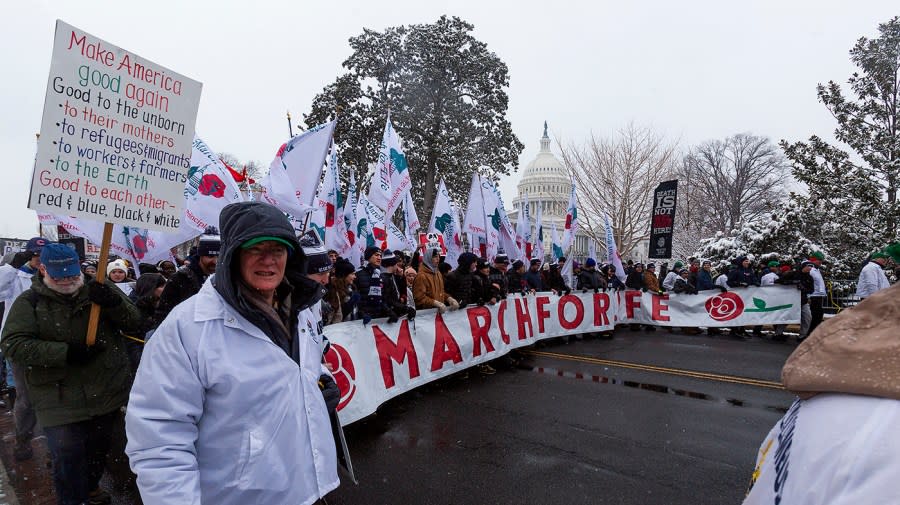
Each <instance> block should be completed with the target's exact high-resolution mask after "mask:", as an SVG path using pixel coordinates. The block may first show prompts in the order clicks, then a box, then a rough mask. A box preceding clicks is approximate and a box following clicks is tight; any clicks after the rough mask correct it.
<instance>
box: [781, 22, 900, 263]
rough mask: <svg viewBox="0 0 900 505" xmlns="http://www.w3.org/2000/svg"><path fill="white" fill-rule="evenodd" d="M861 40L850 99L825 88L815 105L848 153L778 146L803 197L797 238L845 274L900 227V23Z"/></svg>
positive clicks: (820, 143)
mask: <svg viewBox="0 0 900 505" xmlns="http://www.w3.org/2000/svg"><path fill="white" fill-rule="evenodd" d="M878 31H879V36H878V37H877V38H874V39H868V38H866V37H862V38H860V39H859V40H858V41H857V43H856V44H855V45H854V46H853V49H851V50H850V61H852V62H853V63H854V64H855V65H856V66H857V67H858V68H859V72H855V73H854V74H853V75H852V76H851V77H850V79H849V80H848V83H849V87H850V91H851V92H852V94H853V95H854V97H855V98H847V97H845V95H844V92H843V90H842V89H841V87H840V86H839V85H838V84H837V83H835V82H833V81H830V82H829V83H828V84H827V85H822V84H820V85H819V86H818V96H819V100H820V101H821V102H822V103H823V104H824V105H825V107H826V108H827V109H828V111H829V112H831V114H832V115H833V116H834V118H835V120H836V121H837V124H838V126H837V129H836V130H835V137H836V138H837V140H838V141H840V142H841V143H843V144H844V145H845V146H846V147H848V148H849V149H850V150H851V151H852V152H848V151H847V150H845V149H844V148H843V147H838V146H834V145H831V144H829V143H827V142H826V141H824V140H823V139H821V138H820V137H818V136H815V135H813V136H812V137H810V139H809V141H807V142H796V143H793V144H791V143H788V142H787V141H784V140H783V141H782V142H781V146H782V148H783V149H784V152H785V154H786V156H787V157H788V158H789V159H790V160H791V161H793V162H794V167H793V174H794V177H795V178H796V179H797V180H798V181H800V182H802V183H804V184H806V187H807V188H808V195H799V194H792V199H793V201H794V203H795V204H796V208H797V209H800V212H801V214H802V215H803V216H804V229H803V233H804V234H805V235H806V236H808V237H810V239H812V240H814V241H816V242H819V243H821V244H823V245H824V246H825V247H826V249H828V250H830V251H831V252H832V256H831V257H830V258H829V259H831V260H832V261H834V262H835V263H836V264H841V265H844V268H846V269H847V271H846V273H847V274H848V275H855V273H858V269H857V266H858V265H859V264H860V263H861V262H862V261H863V260H864V259H865V257H866V255H867V254H868V253H869V252H871V251H872V250H875V249H878V248H880V247H882V246H884V245H885V244H887V243H889V242H891V241H893V240H896V238H897V232H898V225H900V203H898V202H897V190H898V184H900V180H898V176H900V123H898V120H900V94H898V93H900V80H898V79H900V19H898V18H897V17H895V18H893V19H891V20H890V21H888V22H887V23H883V24H881V25H879V27H878Z"/></svg>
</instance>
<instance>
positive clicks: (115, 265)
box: [41, 259, 128, 277]
mask: <svg viewBox="0 0 900 505" xmlns="http://www.w3.org/2000/svg"><path fill="white" fill-rule="evenodd" d="M41 263H43V260H41ZM113 270H121V271H122V272H125V275H128V265H126V264H125V260H121V259H118V260H116V261H111V262H110V263H109V264H108V265H106V275H109V274H111V273H113ZM51 277H53V276H52V275H51Z"/></svg>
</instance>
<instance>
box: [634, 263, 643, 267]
mask: <svg viewBox="0 0 900 505" xmlns="http://www.w3.org/2000/svg"><path fill="white" fill-rule="evenodd" d="M634 268H644V264H643V263H635V264H634Z"/></svg>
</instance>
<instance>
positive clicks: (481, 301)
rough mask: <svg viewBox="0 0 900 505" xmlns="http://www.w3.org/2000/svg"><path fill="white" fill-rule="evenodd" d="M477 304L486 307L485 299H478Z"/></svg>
mask: <svg viewBox="0 0 900 505" xmlns="http://www.w3.org/2000/svg"><path fill="white" fill-rule="evenodd" d="M475 305H477V306H479V307H484V299H481V300H478V301H477V302H475Z"/></svg>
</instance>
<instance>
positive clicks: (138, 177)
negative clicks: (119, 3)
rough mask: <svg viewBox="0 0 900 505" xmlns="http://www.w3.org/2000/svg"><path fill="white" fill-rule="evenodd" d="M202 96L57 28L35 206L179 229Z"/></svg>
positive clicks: (148, 66) (144, 64) (162, 71)
mask: <svg viewBox="0 0 900 505" xmlns="http://www.w3.org/2000/svg"><path fill="white" fill-rule="evenodd" d="M200 90H201V84H200V83H199V82H197V81H194V80H191V79H188V78H187V77H184V76H182V75H180V74H177V73H175V72H172V71H171V70H169V69H167V68H165V67H162V66H160V65H157V64H156V63H153V62H150V61H148V60H145V59H143V58H141V57H139V56H137V55H135V54H133V53H130V52H128V51H126V50H124V49H121V48H119V47H116V46H113V45H111V44H109V43H107V42H106V41H104V40H101V39H99V38H97V37H95V36H93V35H90V34H88V33H85V32H83V31H81V30H79V29H77V28H75V27H73V26H70V25H68V24H66V23H64V22H62V21H57V22H56V34H55V38H54V41H53V59H52V62H51V65H50V77H49V79H48V82H47V94H46V97H45V99H44V112H43V119H42V121H41V134H40V138H39V141H38V152H37V157H36V159H35V164H34V173H33V174H32V182H31V193H30V195H29V199H28V207H29V208H31V209H35V210H38V211H45V212H52V213H54V214H62V215H67V216H77V217H82V218H87V219H93V220H97V221H103V222H107V223H117V224H122V225H125V226H134V227H139V228H150V229H156V230H162V231H175V230H177V229H178V226H179V224H180V222H181V219H182V212H183V211H182V205H183V202H184V186H185V182H186V181H187V174H188V169H189V168H190V160H191V144H192V141H193V138H194V123H195V121H196V118H197V107H198V105H199V102H200Z"/></svg>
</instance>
